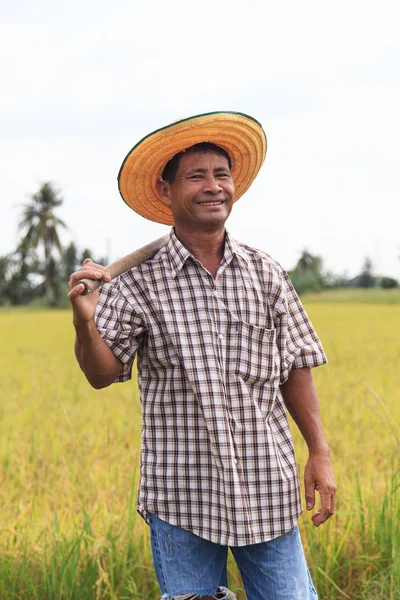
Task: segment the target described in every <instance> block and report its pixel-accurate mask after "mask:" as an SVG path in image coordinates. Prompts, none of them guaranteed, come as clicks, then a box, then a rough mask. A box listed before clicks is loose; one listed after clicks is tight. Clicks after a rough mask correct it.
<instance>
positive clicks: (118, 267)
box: [76, 234, 169, 296]
mask: <svg viewBox="0 0 400 600" xmlns="http://www.w3.org/2000/svg"><path fill="white" fill-rule="evenodd" d="M168 240H169V234H168V235H164V236H163V237H160V238H158V239H157V240H154V242H150V244H146V246H143V247H142V248H139V249H138V250H135V251H134V252H131V253H130V254H128V255H127V256H124V257H123V258H120V259H119V260H116V261H115V262H113V263H111V264H109V265H107V266H106V270H107V271H108V272H109V273H110V275H111V279H114V278H115V277H118V275H121V274H122V273H125V272H126V271H129V269H132V268H133V267H137V266H138V265H140V264H141V263H143V262H145V261H146V260H149V259H150V258H152V257H153V256H154V255H155V254H157V252H158V251H159V250H160V248H162V247H163V246H165V244H166V243H167V242H168ZM79 283H83V285H84V286H85V289H84V291H83V292H82V294H81V296H86V294H89V293H90V292H93V290H96V289H97V288H99V287H101V286H102V285H104V283H105V282H104V281H98V280H95V279H80V280H79V281H78V283H77V284H76V285H78V284H79Z"/></svg>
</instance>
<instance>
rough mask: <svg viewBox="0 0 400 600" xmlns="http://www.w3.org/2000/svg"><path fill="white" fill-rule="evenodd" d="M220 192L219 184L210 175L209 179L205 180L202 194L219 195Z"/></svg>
mask: <svg viewBox="0 0 400 600" xmlns="http://www.w3.org/2000/svg"><path fill="white" fill-rule="evenodd" d="M221 190H222V187H221V184H220V182H219V181H218V179H217V178H216V177H214V176H213V175H210V176H209V177H206V178H205V180H204V188H203V191H204V192H209V193H211V194H219V192H220V191H221Z"/></svg>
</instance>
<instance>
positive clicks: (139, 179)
mask: <svg viewBox="0 0 400 600" xmlns="http://www.w3.org/2000/svg"><path fill="white" fill-rule="evenodd" d="M200 142H210V143H212V144H216V145H217V146H220V148H222V149H223V150H225V152H226V153H227V154H228V156H229V157H230V159H231V162H232V177H233V181H234V184H235V201H236V200H238V199H239V198H240V196H242V195H243V194H244V193H245V192H246V191H247V190H248V189H249V187H250V186H251V184H252V183H253V180H254V179H255V177H256V176H257V173H258V171H259V170H260V167H261V165H262V164H263V162H264V159H265V154H266V151H267V138H266V136H265V133H264V130H263V128H262V127H261V125H260V123H259V122H258V121H256V120H255V119H253V118H252V117H250V116H248V115H245V114H242V113H237V112H212V113H206V114H203V115H195V116H194V117H189V118H187V119H181V120H179V121H175V122H174V123H172V124H171V125H167V126H166V127H163V128H161V129H157V130H156V131H154V132H153V133H150V134H149V135H147V136H146V137H144V138H143V139H142V140H140V142H138V143H137V144H136V146H134V147H133V148H132V150H131V151H130V152H129V153H128V154H127V156H126V157H125V160H124V162H123V163H122V166H121V168H120V171H119V173H118V187H119V191H120V194H121V196H122V198H123V200H124V201H125V202H126V204H127V205H128V206H130V207H131V208H132V209H133V210H134V211H136V212H137V213H139V214H140V215H142V216H143V217H145V218H146V219H149V220H150V221H155V222H156V223H165V224H166V225H173V223H174V219H173V216H172V212H171V209H170V208H169V207H168V206H166V205H165V204H164V203H163V202H162V201H161V199H160V197H159V194H158V191H157V182H158V181H159V179H160V178H161V174H162V172H163V170H164V167H165V165H166V164H167V162H168V161H169V160H170V159H171V158H172V157H174V156H175V154H177V153H178V152H182V150H186V149H187V148H190V147H191V146H194V145H195V144H198V143H200Z"/></svg>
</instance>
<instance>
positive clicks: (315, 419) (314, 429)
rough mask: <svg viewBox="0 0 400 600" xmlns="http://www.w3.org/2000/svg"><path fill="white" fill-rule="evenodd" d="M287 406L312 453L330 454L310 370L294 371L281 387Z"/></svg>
mask: <svg viewBox="0 0 400 600" xmlns="http://www.w3.org/2000/svg"><path fill="white" fill-rule="evenodd" d="M281 392H282V396H283V399H284V402H285V405H286V407H287V409H288V411H289V413H290V415H291V416H292V418H293V420H294V422H295V423H296V425H297V427H298V428H299V430H300V432H301V434H302V436H303V438H304V440H305V442H306V444H307V446H308V449H309V452H310V453H314V452H326V453H329V448H328V444H327V442H326V439H325V436H324V432H323V427H322V421H321V413H320V409H319V402H318V396H317V391H316V389H315V385H314V382H313V379H312V375H311V370H310V369H307V368H306V369H293V370H292V371H291V372H290V374H289V378H288V380H287V381H286V382H285V383H284V384H283V385H282V386H281Z"/></svg>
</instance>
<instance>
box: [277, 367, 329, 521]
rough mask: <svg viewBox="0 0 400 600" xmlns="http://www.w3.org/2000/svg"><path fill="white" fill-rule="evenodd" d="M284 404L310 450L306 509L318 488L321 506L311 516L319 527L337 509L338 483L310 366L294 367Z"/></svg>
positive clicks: (287, 383) (282, 389)
mask: <svg viewBox="0 0 400 600" xmlns="http://www.w3.org/2000/svg"><path fill="white" fill-rule="evenodd" d="M281 392H282V396H283V399H284V402H285V405H286V407H287V409H288V411H289V413H290V414H291V416H292V418H293V420H294V422H295V423H296V425H297V426H298V428H299V430H300V432H301V434H302V436H303V438H304V440H305V442H306V444H307V446H308V450H309V458H308V461H307V464H306V468H305V472H304V483H305V495H306V506H307V510H311V509H312V508H313V507H314V505H315V490H317V492H318V493H319V495H320V498H321V507H320V509H319V510H318V511H317V512H316V513H315V514H314V515H313V516H312V521H313V523H314V525H315V526H316V527H318V526H319V525H321V523H324V522H325V521H326V520H327V519H329V517H331V516H332V515H333V513H334V510H335V496H336V484H335V478H334V475H333V472H332V467H331V461H330V457H329V448H328V444H327V443H326V440H325V436H324V432H323V429H322V423H321V415H320V410H319V403H318V396H317V391H316V389H315V386H314V382H313V379H312V375H311V370H310V369H309V368H303V369H293V370H292V371H290V374H289V377H288V379H287V381H286V382H285V383H284V384H283V385H282V386H281Z"/></svg>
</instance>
